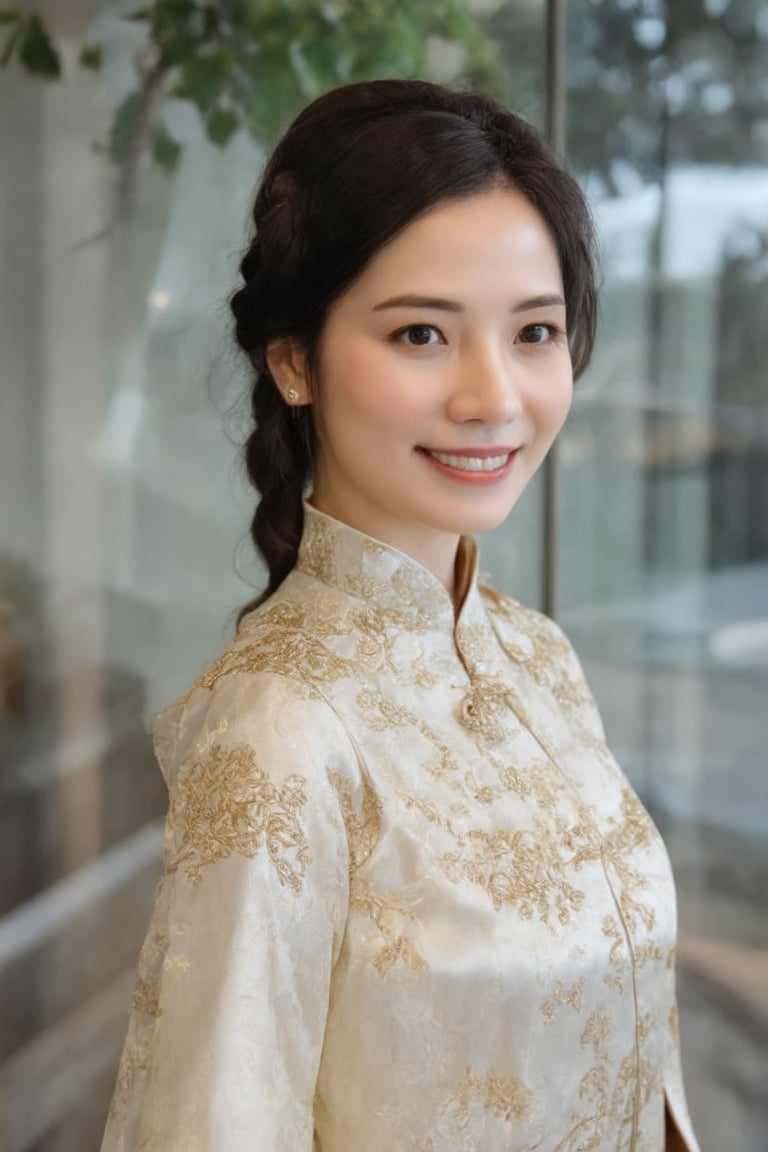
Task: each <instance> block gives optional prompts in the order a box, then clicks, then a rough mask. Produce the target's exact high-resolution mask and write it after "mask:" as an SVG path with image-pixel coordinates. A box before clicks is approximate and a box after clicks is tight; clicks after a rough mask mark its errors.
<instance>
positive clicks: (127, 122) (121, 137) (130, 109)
mask: <svg viewBox="0 0 768 1152" xmlns="http://www.w3.org/2000/svg"><path fill="white" fill-rule="evenodd" d="M138 111H139V94H138V92H131V94H130V95H129V96H126V98H125V100H123V102H122V104H121V105H120V107H119V108H118V110H117V112H116V113H115V118H114V120H113V121H112V131H111V132H110V134H109V154H110V156H111V157H112V159H113V160H114V161H115V163H116V164H120V163H122V161H123V160H124V159H125V157H126V155H127V153H128V146H129V144H130V142H131V139H132V137H133V131H134V128H135V127H136V116H137V114H138Z"/></svg>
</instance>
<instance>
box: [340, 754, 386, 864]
mask: <svg viewBox="0 0 768 1152" xmlns="http://www.w3.org/2000/svg"><path fill="white" fill-rule="evenodd" d="M330 779H331V784H332V785H333V787H334V788H335V789H336V792H337V793H338V795H339V803H340V804H341V813H342V816H343V818H344V826H345V828H346V831H347V842H348V844H349V868H350V873H351V874H352V875H354V873H355V872H357V870H358V868H360V867H361V866H362V865H363V864H364V863H365V862H366V860H368V859H369V857H370V855H371V853H372V852H373V850H374V848H375V847H376V845H377V844H378V842H379V836H380V835H381V808H382V804H381V800H380V799H379V798H378V796H377V795H376V793H375V792H374V791H373V788H372V787H371V783H370V781H369V780H368V778H367V777H366V776H365V775H363V777H362V781H363V802H362V808H361V810H360V811H359V812H358V811H357V810H356V808H355V805H354V803H353V800H352V797H351V796H350V794H349V792H348V791H347V789H346V788H345V787H344V784H343V782H342V779H341V776H340V775H339V774H338V773H337V772H332V773H330Z"/></svg>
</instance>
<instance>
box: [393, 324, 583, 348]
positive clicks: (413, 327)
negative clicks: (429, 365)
mask: <svg viewBox="0 0 768 1152" xmlns="http://www.w3.org/2000/svg"><path fill="white" fill-rule="evenodd" d="M538 328H544V329H546V331H547V332H548V333H549V338H548V339H547V340H520V343H521V344H526V345H528V346H529V347H533V348H536V347H539V346H541V347H543V346H545V345H548V344H553V343H555V341H557V340H558V339H561V338H563V337H564V336H565V332H564V331H563V330H562V328H559V327H558V326H557V325H556V324H545V323H536V324H526V325H525V327H524V328H521V329H520V332H519V333H518V337H520V336H523V334H524V333H526V332H531V331H532V330H536V329H538ZM417 331H422V332H427V331H428V332H435V333H437V335H438V336H439V337H440V340H439V341H431V340H430V341H428V342H427V343H426V344H418V343H416V344H412V343H411V342H410V341H407V340H405V337H406V336H407V335H408V334H409V333H412V332H417ZM391 339H392V341H393V342H394V343H396V344H398V343H402V344H406V345H407V346H408V347H409V348H430V347H434V346H435V344H436V343H442V344H447V340H446V339H445V336H444V335H443V333H442V332H441V331H440V329H439V328H436V327H435V325H434V324H406V326H405V327H404V328H398V329H397V331H396V332H393V333H392V336H391Z"/></svg>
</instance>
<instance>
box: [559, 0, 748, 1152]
mask: <svg viewBox="0 0 768 1152" xmlns="http://www.w3.org/2000/svg"><path fill="white" fill-rule="evenodd" d="M764 8H765V6H764V5H761V4H758V3H749V2H748V0H744V2H736V0H732V2H731V3H728V2H727V0H723V2H722V3H718V4H713V3H695V2H693V0H689V2H685V3H681V4H677V3H676V4H675V5H665V4H651V3H642V4H641V3H627V4H622V5H608V4H602V3H599V2H597V3H593V2H590V3H586V2H575V3H574V4H573V5H572V7H571V9H570V44H569V56H568V69H569V139H568V148H569V155H570V157H571V159H572V162H573V164H574V165H575V167H576V168H577V169H578V170H579V171H580V172H581V173H582V174H583V176H584V179H585V180H586V181H587V185H588V187H589V188H590V190H591V192H592V195H593V202H594V208H595V212H596V216H597V220H598V224H599V229H600V233H601V237H602V241H603V260H604V277H605V290H604V293H603V309H602V324H601V337H600V341H599V350H598V355H597V357H596V359H595V362H594V365H593V367H592V369H591V370H590V373H589V375H588V377H587V378H586V379H585V380H584V382H583V384H582V385H581V386H580V389H579V394H578V396H577V402H576V405H575V409H574V412H573V415H572V419H571V421H570V425H569V430H568V432H567V435H566V438H565V441H564V445H563V483H562V501H563V507H562V520H561V525H560V533H561V540H562V550H563V551H562V571H561V573H560V588H561V602H562V605H563V613H562V615H563V621H564V623H565V625H566V628H567V629H568V631H569V632H570V634H571V636H572V638H573V639H574V641H575V642H576V644H577V647H578V648H579V650H580V652H581V654H582V656H583V657H584V660H585V663H586V665H587V670H588V673H589V675H590V678H591V681H592V684H593V687H594V689H595V692H596V695H597V696H598V698H599V700H600V702H601V704H602V707H603V711H604V714H605V718H606V722H607V727H608V729H609V735H610V737H611V740H612V743H613V745H614V748H615V751H616V753H617V756H618V758H619V760H620V761H621V762H622V763H623V765H624V767H625V768H626V770H627V771H628V773H629V775H630V776H631V778H632V779H633V781H634V783H635V784H636V786H637V787H638V788H639V790H640V791H641V793H642V794H643V796H644V798H645V799H646V801H647V802H648V803H649V805H650V806H651V808H652V810H653V812H654V814H655V815H656V818H657V820H658V823H659V825H660V827H661V829H662V831H663V833H664V835H665V838H666V840H667V844H668V846H669V849H670V853H671V855H672V857H673V863H674V865H675V870H676V876H677V880H678V888H679V896H680V921H681V940H680V972H679V982H680V991H681V1026H682V1030H683V1056H684V1060H685V1061H686V1062H687V1065H688V1066H687V1069H686V1073H687V1075H686V1080H687V1084H688V1090H689V1098H690V1102H691V1109H692V1113H693V1117H694V1122H695V1124H696V1126H697V1129H698V1131H699V1132H700V1133H701V1140H702V1146H703V1147H704V1148H706V1149H709V1148H712V1149H715V1148H726V1147H727V1148H728V1149H729V1150H730V1149H732V1150H733V1152H737V1150H738V1152H741V1150H742V1149H743V1150H744V1152H746V1150H747V1149H752V1148H755V1147H758V1146H760V1145H761V1141H762V1140H763V1139H764V1132H765V1125H766V1118H767V1115H768V1114H767V1113H766V1108H767V1107H768V1101H767V1100H766V1097H765V1092H764V1085H765V1083H766V1076H767V1074H768V1065H767V1064H766V1057H765V1045H764V1036H763V1041H761V1040H760V1038H759V1037H760V1036H761V1035H763V1034H762V1033H760V1032H759V1031H756V1028H757V1024H756V1021H757V1020H759V1019H762V1021H763V1024H762V1027H763V1029H764V1027H765V1011H764V1006H765V1003H766V997H767V996H768V978H767V977H766V971H768V951H767V950H766V949H767V948H768V902H766V899H765V895H764V891H763V889H764V885H763V883H762V881H761V879H760V878H761V877H764V876H765V874H766V865H767V864H768V854H767V853H766V849H765V844H764V839H765V836H764V829H765V813H766V811H767V810H768V786H767V785H766V775H765V772H764V766H765V746H766V738H768V727H767V726H766V715H765V707H764V703H763V702H764V701H765V700H766V699H768V533H766V519H765V513H764V511H763V509H764V507H765V504H766V498H767V497H768V470H767V463H768V435H767V434H766V433H767V432H768V424H767V423H766V419H767V418H768V339H767V336H766V328H765V322H764V317H765V315H766V305H768V259H766V241H767V239H768V180H767V179H766V173H765V159H766V139H765V134H764V132H763V125H764V122H765V116H766V107H767V106H766V99H767V96H766V92H765V88H764V86H762V87H761V85H760V83H759V82H758V81H757V77H758V76H759V75H765V70H766V67H767V66H768V38H767V37H766V31H765V28H764V27H763V24H764V19H765V11H764Z"/></svg>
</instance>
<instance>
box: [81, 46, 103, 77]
mask: <svg viewBox="0 0 768 1152" xmlns="http://www.w3.org/2000/svg"><path fill="white" fill-rule="evenodd" d="M102 57H103V52H102V49H101V46H100V45H99V44H87V45H86V46H85V48H83V50H82V52H81V53H80V67H81V68H88V69H89V71H91V72H98V71H99V69H100V68H101V64H102Z"/></svg>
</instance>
